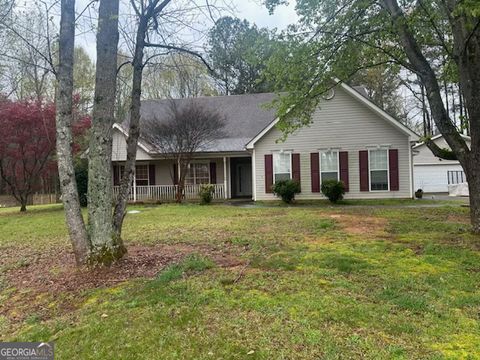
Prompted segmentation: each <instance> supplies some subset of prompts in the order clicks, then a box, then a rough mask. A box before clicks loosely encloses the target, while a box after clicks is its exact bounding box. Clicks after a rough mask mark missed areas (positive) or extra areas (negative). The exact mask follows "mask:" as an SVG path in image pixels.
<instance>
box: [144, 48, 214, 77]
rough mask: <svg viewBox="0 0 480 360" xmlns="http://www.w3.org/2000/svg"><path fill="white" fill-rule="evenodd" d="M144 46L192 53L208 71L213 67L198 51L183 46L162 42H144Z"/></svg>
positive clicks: (211, 70)
mask: <svg viewBox="0 0 480 360" xmlns="http://www.w3.org/2000/svg"><path fill="white" fill-rule="evenodd" d="M145 47H153V48H160V49H168V50H174V51H178V52H183V53H186V54H190V55H193V56H195V57H197V58H199V59H200V61H201V62H202V63H203V64H204V65H205V66H206V67H207V69H208V71H209V72H210V73H213V72H214V70H213V68H212V67H211V66H210V64H209V63H208V62H207V60H205V58H204V57H203V56H202V55H201V54H199V53H197V52H195V51H193V50H188V49H185V48H183V47H179V46H174V45H162V44H152V43H145Z"/></svg>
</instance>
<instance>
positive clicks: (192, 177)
mask: <svg viewBox="0 0 480 360" xmlns="http://www.w3.org/2000/svg"><path fill="white" fill-rule="evenodd" d="M122 173H123V162H115V163H113V183H114V187H113V191H114V196H115V197H116V196H117V195H118V192H119V183H120V177H121V174H122ZM178 173H179V169H178V166H177V165H176V164H175V163H174V162H173V161H170V160H149V161H142V160H139V161H137V166H136V171H135V174H134V180H133V184H132V186H131V187H130V193H129V198H128V201H129V202H156V201H162V202H170V201H175V199H176V193H177V190H178ZM252 182H253V179H252V171H251V158H250V157H248V156H224V157H222V158H218V157H213V156H212V157H210V158H195V159H194V160H193V161H192V162H191V164H190V165H189V169H188V173H187V174H186V178H185V185H184V189H183V199H185V200H193V201H195V200H200V196H199V193H200V188H201V186H202V185H203V184H213V185H214V193H213V199H214V200H226V199H232V198H248V197H250V198H251V197H252Z"/></svg>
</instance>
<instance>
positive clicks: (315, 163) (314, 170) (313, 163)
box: [310, 153, 320, 193]
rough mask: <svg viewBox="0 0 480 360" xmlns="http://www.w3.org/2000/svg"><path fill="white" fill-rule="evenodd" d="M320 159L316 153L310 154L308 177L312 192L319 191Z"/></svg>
mask: <svg viewBox="0 0 480 360" xmlns="http://www.w3.org/2000/svg"><path fill="white" fill-rule="evenodd" d="M319 165H320V161H319V155H318V153H311V154H310V177H311V179H312V193H318V192H320V167H319Z"/></svg>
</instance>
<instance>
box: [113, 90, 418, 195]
mask: <svg viewBox="0 0 480 360" xmlns="http://www.w3.org/2000/svg"><path fill="white" fill-rule="evenodd" d="M330 95H331V96H329V100H323V101H322V102H321V104H320V107H319V109H318V110H316V111H315V113H314V114H313V119H312V124H311V125H310V126H308V127H304V128H301V129H299V130H297V131H296V132H295V133H293V134H291V135H289V136H288V137H287V139H286V141H284V142H278V141H277V140H278V139H279V138H280V137H281V132H280V131H279V130H278V129H277V128H276V127H275V124H276V123H277V119H275V112H274V110H272V109H267V108H265V106H264V105H266V104H268V103H270V102H271V101H272V100H273V99H274V97H275V95H274V94H252V95H235V96H221V97H204V98H197V99H195V100H192V99H182V100H174V101H176V102H178V104H181V103H182V102H184V101H198V102H200V103H201V104H202V105H203V106H205V107H207V108H211V109H214V110H216V111H218V112H220V113H221V114H223V115H224V116H225V118H226V126H225V133H226V137H225V138H223V139H219V140H218V141H216V142H215V143H213V144H211V146H210V147H209V148H208V149H204V150H203V151H202V152H198V153H197V154H196V156H195V159H194V160H193V161H192V162H191V165H190V168H189V173H188V176H187V179H186V184H187V186H186V188H185V197H186V198H187V199H189V198H190V199H191V198H195V197H197V194H198V189H199V186H200V185H201V184H203V183H212V184H215V198H217V199H218V198H242V197H244V198H252V199H254V200H273V199H276V197H275V196H274V195H273V194H272V191H271V187H272V185H273V184H274V182H275V181H278V180H280V179H288V178H292V179H296V180H299V181H300V183H301V193H300V194H298V196H297V198H298V199H322V198H323V195H322V194H321V192H320V187H321V182H322V181H323V180H326V179H338V180H343V181H344V182H345V184H346V187H347V193H346V195H345V198H347V199H348V198H350V199H354V198H357V199H360V198H411V197H413V171H412V169H413V162H412V147H411V146H412V145H413V143H415V142H416V141H418V135H416V134H415V133H414V132H413V131H411V130H410V129H408V128H407V127H406V126H404V125H402V124H401V123H400V122H399V121H397V120H396V119H394V118H392V117H391V116H390V115H388V114H387V113H386V112H385V111H383V110H382V109H380V108H379V107H377V106H376V105H375V104H373V103H372V102H371V101H369V100H368V99H367V98H366V97H365V96H363V95H362V94H361V93H360V92H358V91H357V90H355V89H354V88H352V87H350V86H348V85H346V84H340V85H338V86H337V88H336V89H335V91H334V92H333V93H332V94H330ZM169 101H170V100H158V101H144V102H142V107H141V114H142V118H143V119H146V118H152V117H154V118H155V119H158V121H162V120H161V119H162V118H165V114H166V113H167V111H168V107H169ZM126 137H127V133H126V131H125V130H124V129H123V128H122V126H120V125H115V126H114V139H113V153H112V161H113V167H114V168H113V170H114V185H118V183H119V176H120V175H119V174H120V171H121V170H122V163H123V162H124V161H125V159H126ZM177 176H178V171H177V166H176V165H175V164H174V163H173V161H170V160H165V159H164V158H163V156H162V154H159V153H158V151H157V150H156V149H155V148H154V146H152V145H151V144H148V143H147V142H145V140H141V141H140V143H139V147H138V152H137V169H136V177H135V181H134V183H135V185H136V186H133V187H132V191H131V195H130V199H131V200H134V201H141V200H150V199H154V200H155V199H158V200H168V199H173V197H174V193H175V182H176V180H177ZM115 189H116V190H117V189H118V188H115Z"/></svg>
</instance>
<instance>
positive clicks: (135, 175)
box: [134, 163, 150, 186]
mask: <svg viewBox="0 0 480 360" xmlns="http://www.w3.org/2000/svg"><path fill="white" fill-rule="evenodd" d="M149 165H150V163H147V164H135V172H134V173H135V174H134V178H135V184H136V183H137V180H141V181H145V179H137V166H146V167H147V179H146V180H147V183H148V184H147V185H137V186H150V168H149Z"/></svg>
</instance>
